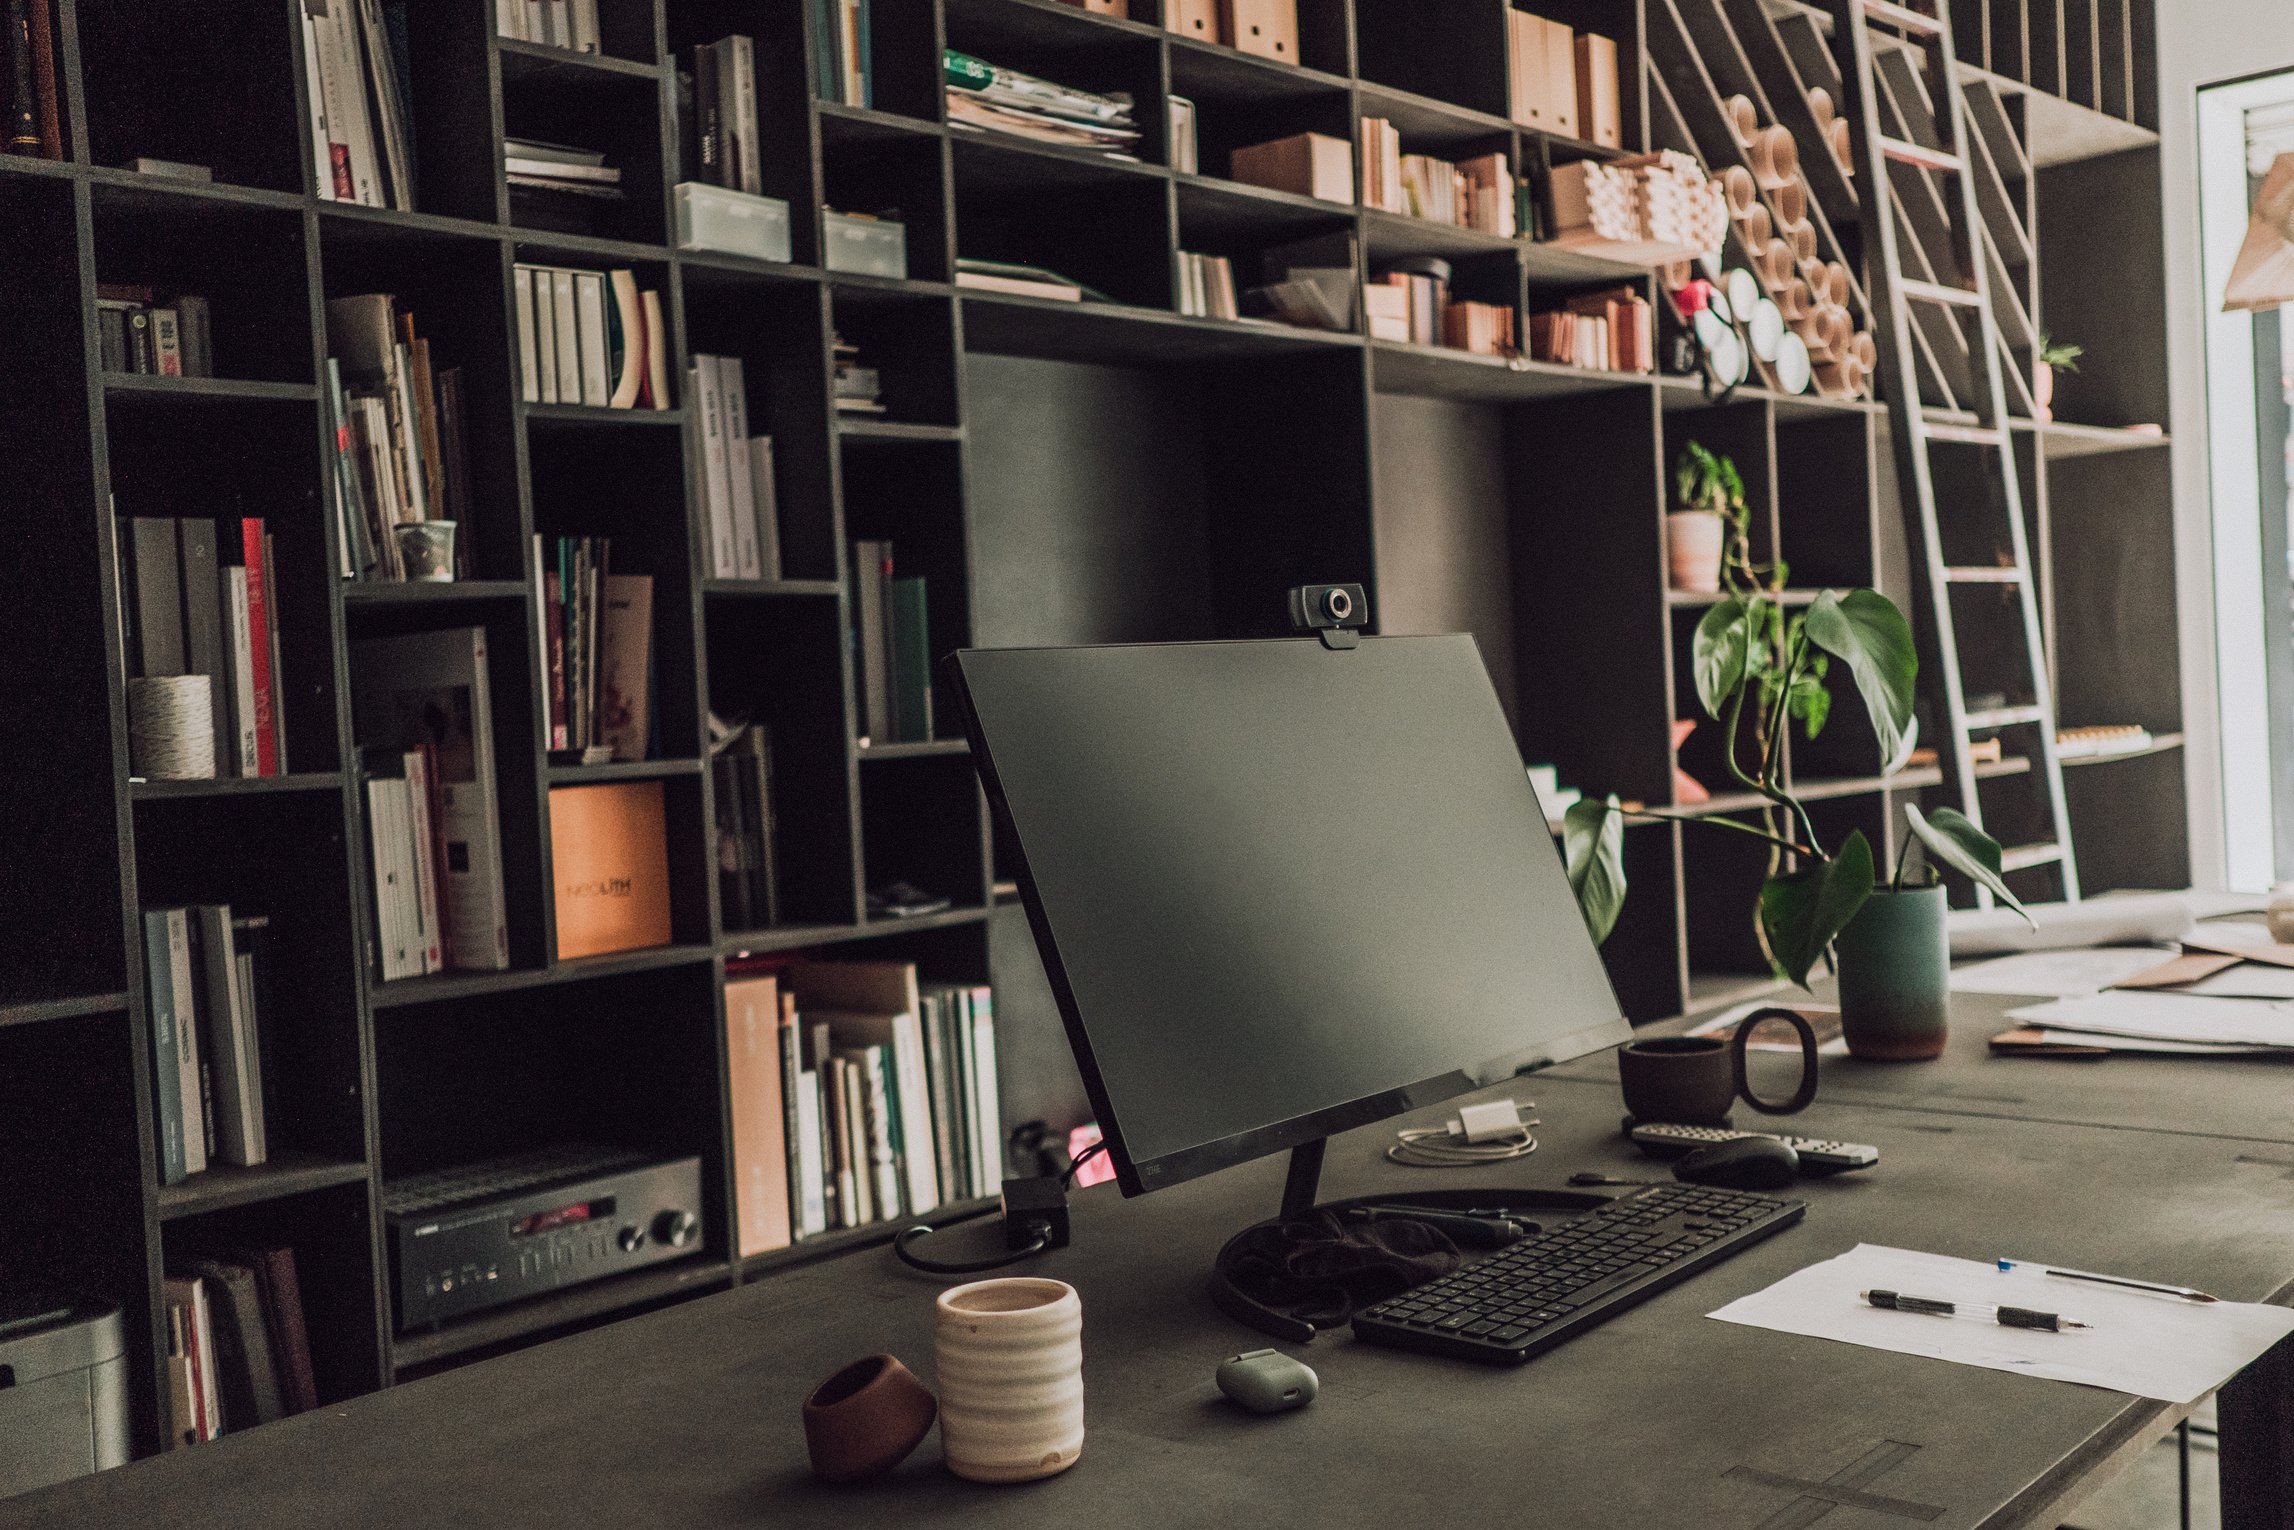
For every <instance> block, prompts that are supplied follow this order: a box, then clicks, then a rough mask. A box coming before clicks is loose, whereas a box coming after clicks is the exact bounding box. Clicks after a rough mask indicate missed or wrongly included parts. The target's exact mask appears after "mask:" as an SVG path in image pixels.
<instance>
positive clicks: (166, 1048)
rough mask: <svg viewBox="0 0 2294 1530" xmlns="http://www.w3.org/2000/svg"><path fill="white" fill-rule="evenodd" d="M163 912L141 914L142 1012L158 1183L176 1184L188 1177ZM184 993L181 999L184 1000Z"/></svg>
mask: <svg viewBox="0 0 2294 1530" xmlns="http://www.w3.org/2000/svg"><path fill="white" fill-rule="evenodd" d="M169 940H170V935H169V920H168V911H167V910H165V909H145V910H144V911H143V972H144V989H145V996H144V1007H145V1009H146V1011H147V1012H148V1013H149V1014H150V1016H151V1099H152V1115H153V1117H154V1122H153V1124H154V1127H155V1131H154V1136H155V1137H156V1139H157V1142H158V1148H159V1182H160V1183H161V1184H163V1185H176V1184H181V1183H182V1182H183V1180H184V1178H185V1177H186V1175H187V1174H188V1173H189V1172H190V1171H189V1168H188V1166H187V1160H186V1158H185V1154H184V1131H185V1122H184V1118H183V1091H182V1090H181V1088H180V1087H178V1086H177V1083H176V1080H177V1078H178V1077H179V1076H180V1073H181V1069H182V1066H183V1063H182V1054H181V1048H182V1046H183V1041H182V1035H181V1031H180V1028H179V1026H178V1024H177V1021H176V1003H177V999H176V993H175V963H174V960H173V958H172V956H171V955H170V951H169ZM189 997H190V996H189V995H188V994H186V995H185V996H184V999H185V1001H186V1002H188V1000H189Z"/></svg>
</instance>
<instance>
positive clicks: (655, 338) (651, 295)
mask: <svg viewBox="0 0 2294 1530" xmlns="http://www.w3.org/2000/svg"><path fill="white" fill-rule="evenodd" d="M637 296H638V308H639V311H640V312H641V313H642V314H643V315H644V318H645V389H644V392H643V393H642V394H641V395H640V398H639V402H640V404H641V406H643V407H647V408H653V409H673V408H675V407H676V405H675V404H673V403H672V402H671V401H670V398H669V328H668V325H667V323H666V321H664V320H663V318H662V317H661V294H660V293H658V292H655V291H654V290H653V289H651V288H650V287H649V288H647V289H646V290H645V291H643V292H641V293H639V294H638V295H637Z"/></svg>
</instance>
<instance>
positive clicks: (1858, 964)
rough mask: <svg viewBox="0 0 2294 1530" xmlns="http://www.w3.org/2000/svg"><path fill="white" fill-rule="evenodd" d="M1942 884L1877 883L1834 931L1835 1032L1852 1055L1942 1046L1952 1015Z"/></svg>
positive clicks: (1913, 1054) (1885, 1057)
mask: <svg viewBox="0 0 2294 1530" xmlns="http://www.w3.org/2000/svg"><path fill="white" fill-rule="evenodd" d="M1949 911H1950V905H1949V904H1948V903H1947V902H1946V901H1945V894H1944V889H1943V887H1942V886H1941V885H1938V886H1935V887H1912V888H1906V889H1904V890H1903V891H1900V892H1899V891H1897V890H1895V889H1893V888H1887V887H1877V888H1874V889H1873V890H1872V896H1871V897H1869V898H1867V899H1866V900H1865V901H1864V906H1863V907H1862V908H1860V909H1858V910H1857V911H1856V917H1855V918H1853V919H1851V920H1849V921H1848V927H1847V928H1846V929H1844V930H1842V931H1841V932H1840V942H1839V952H1840V1033H1841V1035H1842V1036H1843V1037H1845V1038H1846V1039H1847V1042H1848V1050H1849V1051H1850V1052H1852V1053H1854V1054H1855V1055H1856V1056H1858V1057H1869V1058H1875V1059H1879V1060H1881V1061H1887V1062H1913V1061H1917V1060H1919V1059H1921V1058H1927V1057H1935V1056H1938V1055H1940V1054H1941V1053H1942V1051H1943V1049H1944V1041H1945V1038H1946V1036H1947V1034H1948V1030H1949V1022H1950V1019H1951V948H1950V943H1949V941H1948V940H1947V939H1946V937H1945V933H1944V923H1945V919H1944V916H1945V915H1946V914H1947V913H1948V912H1949Z"/></svg>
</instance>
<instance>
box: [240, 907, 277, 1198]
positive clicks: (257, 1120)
mask: <svg viewBox="0 0 2294 1530" xmlns="http://www.w3.org/2000/svg"><path fill="white" fill-rule="evenodd" d="M231 978H232V981H233V983H234V984H235V985H236V986H237V988H238V990H239V1013H240V1014H241V1015H242V1016H244V1017H245V1019H246V1022H247V1023H246V1030H245V1034H244V1047H243V1050H244V1051H245V1052H246V1054H247V1076H248V1077H249V1078H251V1079H253V1080H254V1081H255V1090H254V1094H253V1096H252V1098H253V1100H254V1102H255V1103H254V1110H253V1112H252V1114H251V1116H250V1118H249V1124H250V1125H251V1126H253V1127H254V1133H255V1134H254V1139H253V1142H252V1150H253V1151H254V1152H256V1153H258V1154H260V1155H261V1157H262V1159H267V1158H269V1157H270V1156H271V1144H270V1132H269V1128H268V1127H267V1126H266V1125H265V1124H264V1121H263V1017H262V1015H261V1014H260V1013H258V1012H257V1010H256V999H255V956H254V953H253V952H251V951H235V952H234V953H233V954H232V957H231ZM260 1161H261V1159H258V1162H260Z"/></svg>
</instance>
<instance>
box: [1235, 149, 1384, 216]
mask: <svg viewBox="0 0 2294 1530" xmlns="http://www.w3.org/2000/svg"><path fill="white" fill-rule="evenodd" d="M1227 173H1228V175H1229V176H1230V177H1231V178H1232V179H1234V180H1238V181H1241V182H1242V183H1243V184H1244V185H1246V186H1263V187H1265V188H1266V189H1267V190H1269V191H1287V192H1289V193H1291V194H1292V195H1293V196H1301V197H1318V198H1320V199H1321V200H1323V201H1325V202H1343V203H1346V204H1348V205H1350V206H1351V205H1352V204H1353V201H1354V146H1353V145H1352V144H1349V143H1348V142H1347V141H1346V140H1345V139H1343V138H1332V137H1330V136H1328V135H1327V134H1323V133H1297V134H1293V135H1292V136H1291V137H1289V138H1277V139H1276V140H1274V142H1272V143H1254V144H1252V145H1250V146H1249V147H1247V148H1241V149H1237V150H1235V151H1234V153H1233V154H1232V155H1230V156H1229V159H1228V169H1227Z"/></svg>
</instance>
